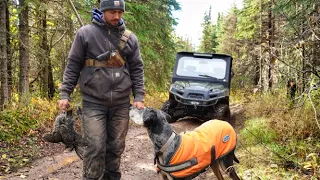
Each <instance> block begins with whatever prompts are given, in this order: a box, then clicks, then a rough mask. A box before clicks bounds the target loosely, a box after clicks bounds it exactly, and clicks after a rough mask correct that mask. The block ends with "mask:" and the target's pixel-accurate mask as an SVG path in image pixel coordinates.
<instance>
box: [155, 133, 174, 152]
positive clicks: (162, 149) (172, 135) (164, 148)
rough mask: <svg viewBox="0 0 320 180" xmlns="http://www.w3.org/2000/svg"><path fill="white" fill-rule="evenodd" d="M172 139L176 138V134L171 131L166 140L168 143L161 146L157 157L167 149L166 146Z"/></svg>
mask: <svg viewBox="0 0 320 180" xmlns="http://www.w3.org/2000/svg"><path fill="white" fill-rule="evenodd" d="M174 137H176V133H175V132H174V131H173V132H172V134H171V136H170V138H169V139H168V141H167V142H166V143H165V144H164V145H163V146H162V148H161V149H160V151H159V152H158V154H157V155H158V156H159V155H162V154H163V152H164V151H165V150H166V149H167V148H168V146H169V145H170V144H171V143H172V141H173V139H174Z"/></svg>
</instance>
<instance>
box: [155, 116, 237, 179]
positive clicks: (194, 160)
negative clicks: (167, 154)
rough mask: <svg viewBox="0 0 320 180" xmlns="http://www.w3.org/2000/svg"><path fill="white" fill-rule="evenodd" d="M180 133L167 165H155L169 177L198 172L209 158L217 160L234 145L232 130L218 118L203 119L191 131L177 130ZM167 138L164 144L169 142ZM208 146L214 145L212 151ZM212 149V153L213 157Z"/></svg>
mask: <svg viewBox="0 0 320 180" xmlns="http://www.w3.org/2000/svg"><path fill="white" fill-rule="evenodd" d="M180 136H181V144H180V146H179V148H178V149H177V151H176V152H175V154H174V155H173V157H172V158H171V160H170V163H169V165H163V164H160V163H159V162H157V168H159V169H160V170H161V171H164V172H166V174H169V175H170V176H171V177H173V178H185V177H188V176H191V175H193V174H195V173H200V172H201V171H203V170H204V169H205V168H206V167H208V166H209V165H210V164H211V159H212V158H214V159H215V160H216V159H219V158H221V157H223V156H224V155H226V154H228V153H229V152H231V151H232V150H234V149H235V146H236V133H235V131H234V129H233V128H232V126H231V125H230V124H229V123H228V122H225V121H220V120H210V121H207V122H205V123H203V124H202V125H201V126H199V127H198V128H196V129H194V131H188V132H183V133H180ZM171 137H172V136H171ZM171 139H173V138H171ZM169 141H170V140H168V141H167V142H168V143H167V144H169V143H171V142H172V141H171V142H169ZM167 146H168V145H167ZM212 148H215V149H214V150H215V151H212ZM162 149H163V148H162ZM212 152H215V155H214V157H212V154H211V153H212Z"/></svg>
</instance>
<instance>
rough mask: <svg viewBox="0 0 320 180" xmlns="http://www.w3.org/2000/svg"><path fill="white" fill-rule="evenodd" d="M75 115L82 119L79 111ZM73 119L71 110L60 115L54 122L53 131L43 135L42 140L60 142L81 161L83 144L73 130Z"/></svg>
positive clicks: (79, 136)
mask: <svg viewBox="0 0 320 180" xmlns="http://www.w3.org/2000/svg"><path fill="white" fill-rule="evenodd" d="M77 114H78V116H79V117H80V118H82V112H81V109H80V108H78V109H77ZM74 124H75V118H74V117H73V114H72V110H69V111H67V112H63V113H60V114H59V115H58V116H57V117H56V118H55V121H54V124H53V130H52V132H51V133H50V134H44V136H43V139H44V140H45V141H47V142H51V143H60V142H62V143H63V144H64V145H65V146H66V148H67V149H69V150H70V151H72V150H75V151H76V154H77V155H78V156H79V157H80V158H81V159H83V151H84V143H83V140H82V137H81V135H80V134H78V133H77V132H76V130H75V128H74Z"/></svg>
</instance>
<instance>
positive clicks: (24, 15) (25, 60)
mask: <svg viewBox="0 0 320 180" xmlns="http://www.w3.org/2000/svg"><path fill="white" fill-rule="evenodd" d="M19 3H20V10H21V11H20V13H19V51H20V54H19V66H20V71H19V95H20V97H21V98H22V101H23V102H24V103H28V102H29V71H30V64H29V51H30V50H29V23H28V19H29V16H28V9H29V8H28V4H27V3H25V1H24V0H20V1H19Z"/></svg>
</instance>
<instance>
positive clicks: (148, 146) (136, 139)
mask: <svg viewBox="0 0 320 180" xmlns="http://www.w3.org/2000/svg"><path fill="white" fill-rule="evenodd" d="M200 124H201V121H199V120H197V119H188V118H186V119H182V120H179V121H177V122H175V123H172V125H173V127H174V129H175V130H176V131H177V132H183V131H187V130H193V129H194V128H195V127H197V126H199V125H200ZM45 147H47V148H48V147H49V146H47V145H44V148H43V150H42V153H43V154H44V155H45V151H46V148H45ZM50 148H51V149H50V152H51V153H50V154H48V155H46V156H44V157H41V158H39V159H37V160H35V161H33V162H32V163H31V164H30V165H29V166H27V167H24V168H22V169H19V170H18V171H17V172H15V173H12V174H9V175H6V176H5V177H4V179H8V180H9V179H10V180H21V179H30V180H31V179H48V180H65V179H74V180H76V179H81V177H82V161H81V160H80V159H79V158H78V157H77V155H76V154H75V153H74V152H68V151H67V150H63V146H62V145H59V144H58V145H54V146H52V145H51V146H50ZM52 151H56V152H55V153H52ZM153 162H154V153H153V147H152V143H151V141H150V139H149V136H148V134H147V131H146V129H145V128H144V127H142V126H138V125H136V124H134V123H133V122H131V123H130V128H129V131H128V135H127V138H126V148H125V152H124V153H123V155H122V161H121V167H120V168H121V172H122V178H121V179H123V180H157V179H161V178H160V176H158V174H157V173H156V172H155V166H154V164H153ZM209 179H210V180H212V179H215V176H214V174H213V172H212V170H211V169H208V170H207V171H206V172H204V173H202V174H200V175H199V176H198V177H196V178H195V180H209Z"/></svg>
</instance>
